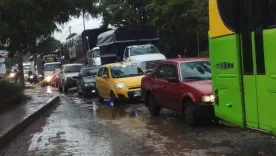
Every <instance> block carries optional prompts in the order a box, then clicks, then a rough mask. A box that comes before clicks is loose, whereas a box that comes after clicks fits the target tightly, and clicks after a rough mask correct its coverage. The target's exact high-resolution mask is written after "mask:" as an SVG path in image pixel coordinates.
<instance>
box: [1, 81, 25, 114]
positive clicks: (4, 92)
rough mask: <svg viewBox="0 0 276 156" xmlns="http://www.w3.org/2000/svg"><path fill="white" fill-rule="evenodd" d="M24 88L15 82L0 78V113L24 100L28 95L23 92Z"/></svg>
mask: <svg viewBox="0 0 276 156" xmlns="http://www.w3.org/2000/svg"><path fill="white" fill-rule="evenodd" d="M23 90H24V88H22V87H20V86H19V85H18V84H16V83H11V82H9V81H8V80H6V79H1V80H0V113H1V112H3V111H5V110H7V109H8V108H11V107H13V106H14V105H18V104H21V103H22V102H24V101H26V100H27V99H28V97H26V96H25V95H24V94H23Z"/></svg>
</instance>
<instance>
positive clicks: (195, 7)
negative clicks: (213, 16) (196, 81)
mask: <svg viewBox="0 0 276 156" xmlns="http://www.w3.org/2000/svg"><path fill="white" fill-rule="evenodd" d="M207 4H208V1H207V0H152V1H151V3H150V4H149V5H148V6H147V8H148V9H149V11H150V13H151V14H150V18H151V20H150V21H151V24H153V25H155V26H156V27H157V28H158V29H159V30H160V38H161V40H162V41H163V42H164V43H165V44H166V45H167V47H169V48H174V49H176V50H174V51H178V52H180V53H183V52H184V49H186V48H189V47H192V46H194V45H196V43H197V33H198V32H200V34H204V35H202V39H205V38H207V32H208V5H207ZM191 51H195V49H194V48H193V49H192V50H191Z"/></svg>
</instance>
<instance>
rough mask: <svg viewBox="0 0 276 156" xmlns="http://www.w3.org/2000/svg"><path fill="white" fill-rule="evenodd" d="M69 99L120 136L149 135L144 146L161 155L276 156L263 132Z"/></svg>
mask: <svg viewBox="0 0 276 156" xmlns="http://www.w3.org/2000/svg"><path fill="white" fill-rule="evenodd" d="M69 96H70V99H71V100H72V101H74V103H76V104H77V105H78V106H79V107H82V108H85V107H86V108H87V109H90V110H97V111H96V112H97V113H98V114H97V116H98V117H99V118H100V120H103V121H105V122H107V123H108V124H109V125H116V126H118V127H119V128H120V130H119V131H120V132H124V133H126V134H129V135H131V136H135V135H138V136H140V138H143V135H142V134H145V135H147V139H144V138H143V139H142V140H145V141H144V144H145V145H147V148H148V149H151V150H152V151H155V152H157V153H159V154H172V155H173V154H181V155H182V154H188V155H189V154H191V155H195V154H196V155H201V154H204V155H216V154H217V155H221V154H226V155H228V154H229V155H263V154H265V155H276V150H275V149H274V147H275V145H276V141H275V139H274V138H273V137H270V136H269V135H267V134H262V133H260V132H254V131H249V130H242V129H239V128H229V127H224V126H221V125H206V126H204V125H202V126H199V127H189V126H187V125H186V124H185V122H184V121H183V120H182V118H181V115H180V114H178V113H175V112H172V111H169V110H163V111H162V114H161V116H160V117H158V118H152V117H151V116H150V115H149V113H148V110H147V109H146V107H144V104H143V103H140V104H137V103H136V104H129V103H127V104H123V105H120V106H117V107H111V108H110V107H109V108H106V107H98V108H95V107H91V105H93V104H94V103H93V102H94V101H97V100H96V99H79V98H77V97H75V96H74V94H71V95H69ZM96 106H97V105H96ZM100 106H101V105H100ZM145 125H146V126H145ZM132 126H133V127H132ZM138 138H139V137H138Z"/></svg>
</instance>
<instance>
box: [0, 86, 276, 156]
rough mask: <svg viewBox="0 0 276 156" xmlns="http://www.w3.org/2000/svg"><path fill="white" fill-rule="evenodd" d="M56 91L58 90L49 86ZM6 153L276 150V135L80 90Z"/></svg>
mask: <svg viewBox="0 0 276 156" xmlns="http://www.w3.org/2000/svg"><path fill="white" fill-rule="evenodd" d="M44 89H45V91H47V92H48V93H51V94H59V93H58V92H57V91H56V90H55V89H50V88H49V87H48V88H44ZM1 154H2V155H5V156H25V155H26V156H29V155H30V156H32V155H35V156H60V155H61V156H63V155H66V156H67V155H68V156H70V155H76V156H79V155H80V156H121V155H130V156H135V155H170V156H174V155H187V156H190V155H191V156H194V155H195V156H204V155H229V156H230V155H231V156H233V155H237V156H241V155H245V156H246V155H248V156H254V155H271V156H274V155H276V140H275V139H274V138H273V137H271V136H269V135H266V134H262V133H260V132H255V131H249V130H242V129H238V128H229V127H224V126H220V125H202V126H199V127H189V126H187V125H186V124H185V123H184V121H183V119H182V118H181V116H180V115H179V114H176V113H174V112H172V111H168V110H165V111H163V112H162V114H161V116H160V117H158V118H153V117H151V116H150V115H149V113H148V111H147V109H146V108H145V107H144V105H143V104H142V103H128V104H124V105H120V106H115V107H112V106H108V105H106V104H100V103H97V100H96V99H82V98H79V97H77V94H76V93H73V92H72V93H69V94H68V95H61V102H60V103H59V104H57V105H56V106H55V107H54V108H52V109H51V110H49V111H48V112H47V113H46V114H44V115H42V116H41V117H40V118H39V119H38V120H36V121H35V122H34V123H33V124H31V125H30V126H29V127H28V128H27V129H26V130H25V131H24V132H22V134H19V136H18V137H16V139H14V141H13V142H12V143H10V144H9V145H7V148H6V149H4V151H2V153H1V152H0V155H1Z"/></svg>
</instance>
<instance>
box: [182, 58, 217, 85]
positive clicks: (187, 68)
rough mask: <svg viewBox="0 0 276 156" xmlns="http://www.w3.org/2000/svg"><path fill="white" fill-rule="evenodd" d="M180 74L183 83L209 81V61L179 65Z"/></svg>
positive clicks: (210, 76)
mask: <svg viewBox="0 0 276 156" xmlns="http://www.w3.org/2000/svg"><path fill="white" fill-rule="evenodd" d="M180 66H181V74H182V80H183V81H189V80H210V79H211V78H212V75H211V66H210V62H209V61H197V62H186V63H181V64H180Z"/></svg>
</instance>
